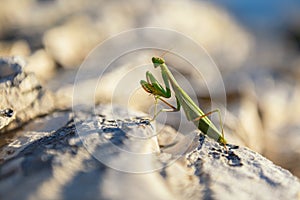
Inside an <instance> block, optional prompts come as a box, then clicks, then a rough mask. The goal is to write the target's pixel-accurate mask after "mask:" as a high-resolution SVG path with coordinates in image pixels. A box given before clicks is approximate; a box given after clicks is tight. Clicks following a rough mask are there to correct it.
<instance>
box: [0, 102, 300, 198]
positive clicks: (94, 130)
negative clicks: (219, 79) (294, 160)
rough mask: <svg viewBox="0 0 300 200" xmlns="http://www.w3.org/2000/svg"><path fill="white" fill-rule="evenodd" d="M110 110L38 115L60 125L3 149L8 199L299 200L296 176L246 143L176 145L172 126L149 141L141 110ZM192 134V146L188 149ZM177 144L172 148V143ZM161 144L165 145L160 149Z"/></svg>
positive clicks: (2, 180)
mask: <svg viewBox="0 0 300 200" xmlns="http://www.w3.org/2000/svg"><path fill="white" fill-rule="evenodd" d="M109 110H110V107H108V106H107V107H105V106H102V107H99V108H97V110H96V112H95V113H94V114H92V113H90V112H81V113H77V115H76V118H72V115H71V114H70V113H68V112H64V113H56V114H54V115H52V116H48V118H47V119H46V118H42V119H39V121H38V122H32V123H37V124H38V123H43V124H46V125H47V124H49V123H50V124H51V122H55V121H56V120H58V121H61V127H60V128H59V126H56V128H52V129H47V128H45V129H43V130H41V131H40V132H39V131H35V133H34V135H35V136H36V139H34V140H31V141H30V142H28V141H29V140H30V138H31V139H32V138H33V137H31V136H30V137H26V135H27V136H29V135H30V134H31V135H32V134H33V132H32V130H30V129H33V130H35V128H34V125H31V124H28V125H27V128H26V129H25V131H23V137H17V138H15V139H14V143H11V144H9V145H6V146H4V147H3V148H1V150H0V153H1V154H0V155H1V158H2V161H1V167H0V197H1V199H133V198H135V199H232V198H233V197H235V199H297V198H298V197H297V195H298V194H299V192H300V184H299V180H298V179H297V178H295V177H294V176H292V175H291V173H289V172H288V171H287V170H284V169H282V168H280V167H278V166H276V165H274V164H273V163H272V162H270V161H269V160H267V159H266V158H264V157H262V156H261V155H259V154H257V153H255V152H252V151H250V150H249V149H247V148H243V147H237V146H233V145H228V146H227V148H228V152H226V151H225V150H224V147H221V146H219V144H217V143H216V142H215V141H212V140H210V139H208V138H206V137H204V136H200V137H199V136H196V137H188V136H186V137H183V136H182V135H178V136H177V137H176V141H175V142H174V140H173V138H174V136H176V132H175V131H174V130H173V129H172V128H170V127H164V129H163V131H162V132H161V134H160V135H158V138H156V137H151V138H148V139H146V140H145V137H146V138H147V137H148V136H149V134H150V135H151V134H153V133H152V132H151V131H153V127H154V126H152V125H150V124H149V123H148V121H147V120H144V119H143V118H138V117H133V116H143V115H142V114H141V113H136V112H130V111H129V115H130V116H132V117H133V118H131V120H129V119H125V118H126V116H127V115H128V114H127V112H128V111H127V110H124V109H122V108H116V109H114V110H113V111H114V112H113V114H112V113H111V112H110V111H109ZM74 119H75V122H76V124H77V125H76V126H75V122H74ZM121 119H122V120H121ZM54 124H56V123H54ZM30 127H31V128H30ZM46 127H47V126H46ZM49 127H51V126H50V125H49ZM76 130H77V131H80V135H78V134H77V133H76ZM83 130H84V131H83ZM82 131H83V132H82ZM82 133H84V134H82ZM38 135H39V136H38ZM192 136H193V135H192ZM80 137H81V139H80ZM141 137H144V139H141ZM191 138H192V139H193V140H192V144H191V145H190V147H189V149H188V150H187V151H186V152H184V151H182V150H181V149H182V147H183V146H186V144H188V143H187V142H188V141H190V139H191ZM172 140H173V142H172ZM26 141H27V142H26ZM170 141H171V143H173V145H169V146H168V145H167V144H170ZM157 142H158V143H157ZM13 144H15V145H13ZM16 144H20V145H19V146H16ZM112 144H113V145H112ZM157 145H160V146H163V148H161V152H159V151H158V150H159V149H158V146H157ZM86 147H87V148H86ZM116 147H117V148H120V149H122V150H126V151H116V150H115V149H116ZM91 149H93V151H90V150H91ZM87 150H88V151H87ZM89 152H92V153H89ZM128 152H135V153H149V152H152V155H153V156H152V157H148V158H147V157H146V156H144V157H143V158H142V159H140V158H136V157H134V156H133V157H129V156H127V153H128ZM97 153H99V154H97ZM103 155H104V158H105V159H106V160H105V161H104V162H99V161H98V160H97V159H96V158H99V156H100V157H101V156H103ZM102 158H103V157H102ZM173 159H174V160H173ZM170 160H172V162H170ZM140 161H142V162H140ZM173 161H175V162H173ZM108 163H109V165H111V166H112V165H113V166H116V168H122V167H123V171H126V170H127V171H130V170H139V169H149V168H152V169H157V170H153V171H152V172H149V173H140V174H135V173H126V172H122V171H118V170H115V169H113V168H111V167H108V166H107V165H106V164H108ZM164 165H166V167H165V168H161V166H164Z"/></svg>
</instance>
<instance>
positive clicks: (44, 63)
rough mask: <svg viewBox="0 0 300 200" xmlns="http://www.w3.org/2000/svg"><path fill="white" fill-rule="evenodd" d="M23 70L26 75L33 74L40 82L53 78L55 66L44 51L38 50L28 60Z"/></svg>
mask: <svg viewBox="0 0 300 200" xmlns="http://www.w3.org/2000/svg"><path fill="white" fill-rule="evenodd" d="M24 70H25V72H28V73H30V72H32V73H34V74H35V75H36V76H37V77H38V78H39V79H40V80H42V81H47V80H49V79H50V78H52V77H53V76H54V74H55V72H56V64H55V61H54V60H53V58H52V57H51V56H50V55H49V54H48V53H47V52H46V51H45V50H44V49H39V50H37V51H36V52H34V53H33V54H32V55H31V56H30V57H29V58H28V63H27V65H26V67H25V69H24Z"/></svg>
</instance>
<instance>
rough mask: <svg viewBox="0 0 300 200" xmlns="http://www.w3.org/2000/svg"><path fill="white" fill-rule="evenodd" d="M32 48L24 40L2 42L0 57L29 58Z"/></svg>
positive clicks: (0, 43)
mask: <svg viewBox="0 0 300 200" xmlns="http://www.w3.org/2000/svg"><path fill="white" fill-rule="evenodd" d="M30 52H31V51H30V47H29V45H28V43H27V42H26V41H24V40H18V41H15V42H0V56H24V57H26V56H29V55H30Z"/></svg>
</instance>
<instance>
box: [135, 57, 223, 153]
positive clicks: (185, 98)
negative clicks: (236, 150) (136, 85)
mask: <svg viewBox="0 0 300 200" xmlns="http://www.w3.org/2000/svg"><path fill="white" fill-rule="evenodd" d="M152 63H153V65H154V68H157V67H160V69H161V76H162V79H163V82H164V84H165V89H164V87H163V86H162V85H161V84H160V83H159V82H158V81H157V79H156V78H155V77H154V76H153V75H152V73H151V72H149V71H147V72H146V80H147V81H145V80H141V81H140V84H141V86H142V88H143V89H144V90H145V91H146V92H147V93H150V94H152V95H153V96H154V98H155V111H154V117H153V119H152V120H154V119H155V118H156V117H157V115H158V114H159V113H161V112H177V111H180V108H181V107H182V108H183V110H184V112H185V115H186V118H187V119H188V121H193V123H194V125H195V126H196V127H197V128H198V129H199V130H200V131H201V132H202V133H204V134H206V135H207V136H209V137H210V138H212V139H214V140H215V141H217V142H218V143H220V144H222V145H224V147H225V148H226V143H227V142H226V140H225V137H224V131H223V126H222V121H221V114H220V110H219V109H217V110H213V111H211V112H208V113H204V112H203V111H202V110H201V109H200V108H199V107H198V106H197V105H196V103H195V102H194V101H193V100H192V99H191V97H190V96H189V95H188V94H187V93H186V92H185V91H184V90H183V89H182V88H181V87H180V86H179V84H178V83H177V81H176V79H175V78H174V76H173V74H172V73H171V71H170V70H169V68H168V67H167V65H166V63H165V61H164V59H162V58H160V57H152ZM170 84H171V86H172V88H173V91H174V93H175V98H176V104H177V105H176V107H174V106H172V105H171V104H170V103H168V102H167V101H165V100H164V99H163V98H171V89H170ZM158 100H160V101H162V102H163V103H165V104H166V105H167V106H169V107H170V108H171V109H161V110H160V111H159V112H156V111H157V110H156V106H157V101H158ZM215 112H217V113H218V114H219V119H220V126H221V129H222V131H221V132H220V131H219V130H218V129H217V128H216V126H215V125H214V124H213V123H212V121H211V120H210V119H209V118H208V117H207V116H208V115H210V114H212V113H215Z"/></svg>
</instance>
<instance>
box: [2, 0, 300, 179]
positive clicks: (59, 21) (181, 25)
mask: <svg viewBox="0 0 300 200" xmlns="http://www.w3.org/2000/svg"><path fill="white" fill-rule="evenodd" d="M243 2H244V1H243ZM276 2H277V3H276V4H272V6H271V8H272V9H273V12H274V13H272V9H269V8H270V7H269V4H271V3H266V2H265V3H260V2H256V1H254V2H253V1H251V2H250V1H249V0H248V1H245V2H244V4H243V3H241V2H238V1H218V0H215V1H210V2H207V1H205V2H204V1H181V0H178V1H158V0H152V1H150V0H143V1H133V0H130V1H121V0H114V1H104V0H101V1H99V0H76V1H69V0H60V1H58V0H56V1H55V0H52V1H51V0H48V1H45V0H22V1H20V0H2V1H1V7H0V55H1V56H16V55H19V56H23V57H24V58H25V59H26V60H27V66H26V67H25V71H26V72H34V73H35V74H36V76H37V77H38V78H39V79H40V80H41V81H42V83H44V86H45V87H46V88H49V89H51V90H52V91H54V93H55V94H56V95H64V96H60V97H61V99H63V100H64V101H65V103H64V106H65V107H68V106H69V107H70V106H71V100H72V99H71V97H72V90H73V87H72V84H73V81H74V78H75V75H76V69H77V68H78V67H79V66H80V64H81V63H82V61H83V60H84V58H85V56H87V54H88V53H89V52H90V51H91V50H92V49H93V48H94V47H95V46H96V45H97V44H99V43H101V42H103V41H104V40H105V39H107V38H109V37H110V36H112V35H114V34H118V33H120V32H121V31H126V30H128V29H130V28H135V27H145V26H155V27H162V28H169V29H174V30H176V31H178V32H180V33H183V34H185V35H187V36H189V37H191V38H192V39H193V40H195V41H196V42H197V43H199V44H201V45H202V46H203V47H204V48H205V49H206V50H207V51H208V53H209V54H210V55H211V56H212V58H213V59H214V61H215V62H216V64H217V65H218V67H219V68H220V71H221V73H222V75H223V80H224V84H225V87H226V92H227V107H226V109H227V112H228V114H227V115H226V119H225V121H226V123H225V125H226V136H227V135H228V137H229V138H230V142H233V143H237V144H242V145H246V146H248V147H250V148H252V149H254V150H256V151H258V152H259V153H262V154H263V155H266V156H267V157H268V158H270V159H272V160H273V161H274V162H275V163H277V164H280V165H281V166H283V167H285V168H287V169H289V170H290V171H291V172H292V173H294V174H295V175H297V176H300V169H299V166H300V162H299V156H300V155H299V154H300V152H299V149H300V126H299V120H298V116H299V114H300V104H299V98H300V95H299V92H298V91H299V89H300V84H299V80H300V79H299V77H300V56H299V55H300V54H299V51H300V48H299V46H300V45H299V38H300V33H299V32H300V31H299V30H300V21H299V13H300V12H297V11H298V9H299V7H300V6H299V3H297V2H296V1H295V2H294V1H292V0H289V1H284V3H283V2H281V3H279V1H276ZM264 10H267V11H268V12H262V11H264ZM273 15H274V16H273ZM170 48H176V41H174V43H173V44H170ZM141 59H144V58H141ZM124 64H125V63H124ZM173 65H176V64H174V63H173ZM124 66H125V65H124ZM128 70H129V69H128ZM177 70H179V71H180V72H182V73H183V74H186V75H187V76H188V79H190V80H191V81H193V79H195V77H193V74H192V73H191V72H188V71H187V70H188V69H187V68H185V67H184V66H179V67H178V69H177ZM119 72H122V71H119ZM119 72H118V73H119ZM113 74H114V73H113V72H111V73H110V74H107V77H108V78H106V79H107V80H111V81H113V79H112V78H111V77H113ZM137 77H139V78H138V79H137V81H139V80H140V79H142V78H144V76H140V75H139V74H138V75H137ZM209 80H210V81H209V83H208V84H214V81H213V77H212V78H211V79H209ZM86 83H87V84H86V87H89V85H88V82H86ZM109 86H111V85H109ZM109 86H108V87H107V88H100V89H99V91H97V95H96V98H97V99H96V101H97V102H107V101H108V100H109V98H108V97H109V96H110V95H111V93H109V92H112V90H111V89H109V88H110V87H109ZM195 88H196V87H195ZM195 90H196V91H197V95H198V98H199V101H200V102H201V105H204V108H205V105H206V104H207V103H208V102H209V99H210V97H209V93H208V92H207V90H206V89H205V88H204V87H203V88H202V87H197V88H196V89H195ZM103 91H105V93H104V92H103ZM217 92H218V90H216V93H217ZM98 94H99V95H98ZM101 94H102V95H101ZM120 98H121V97H120ZM134 102H142V103H144V104H145V105H149V106H150V105H152V104H153V99H152V98H150V97H149V98H144V97H143V98H141V99H140V100H135V101H134ZM224 106H225V105H224ZM138 108H140V109H144V111H145V110H146V109H147V108H142V107H138ZM207 111H208V110H207ZM176 123H177V122H176V121H174V124H176ZM171 125H172V124H171ZM231 132H232V133H238V135H234V134H233V135H231V134H230V133H231Z"/></svg>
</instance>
